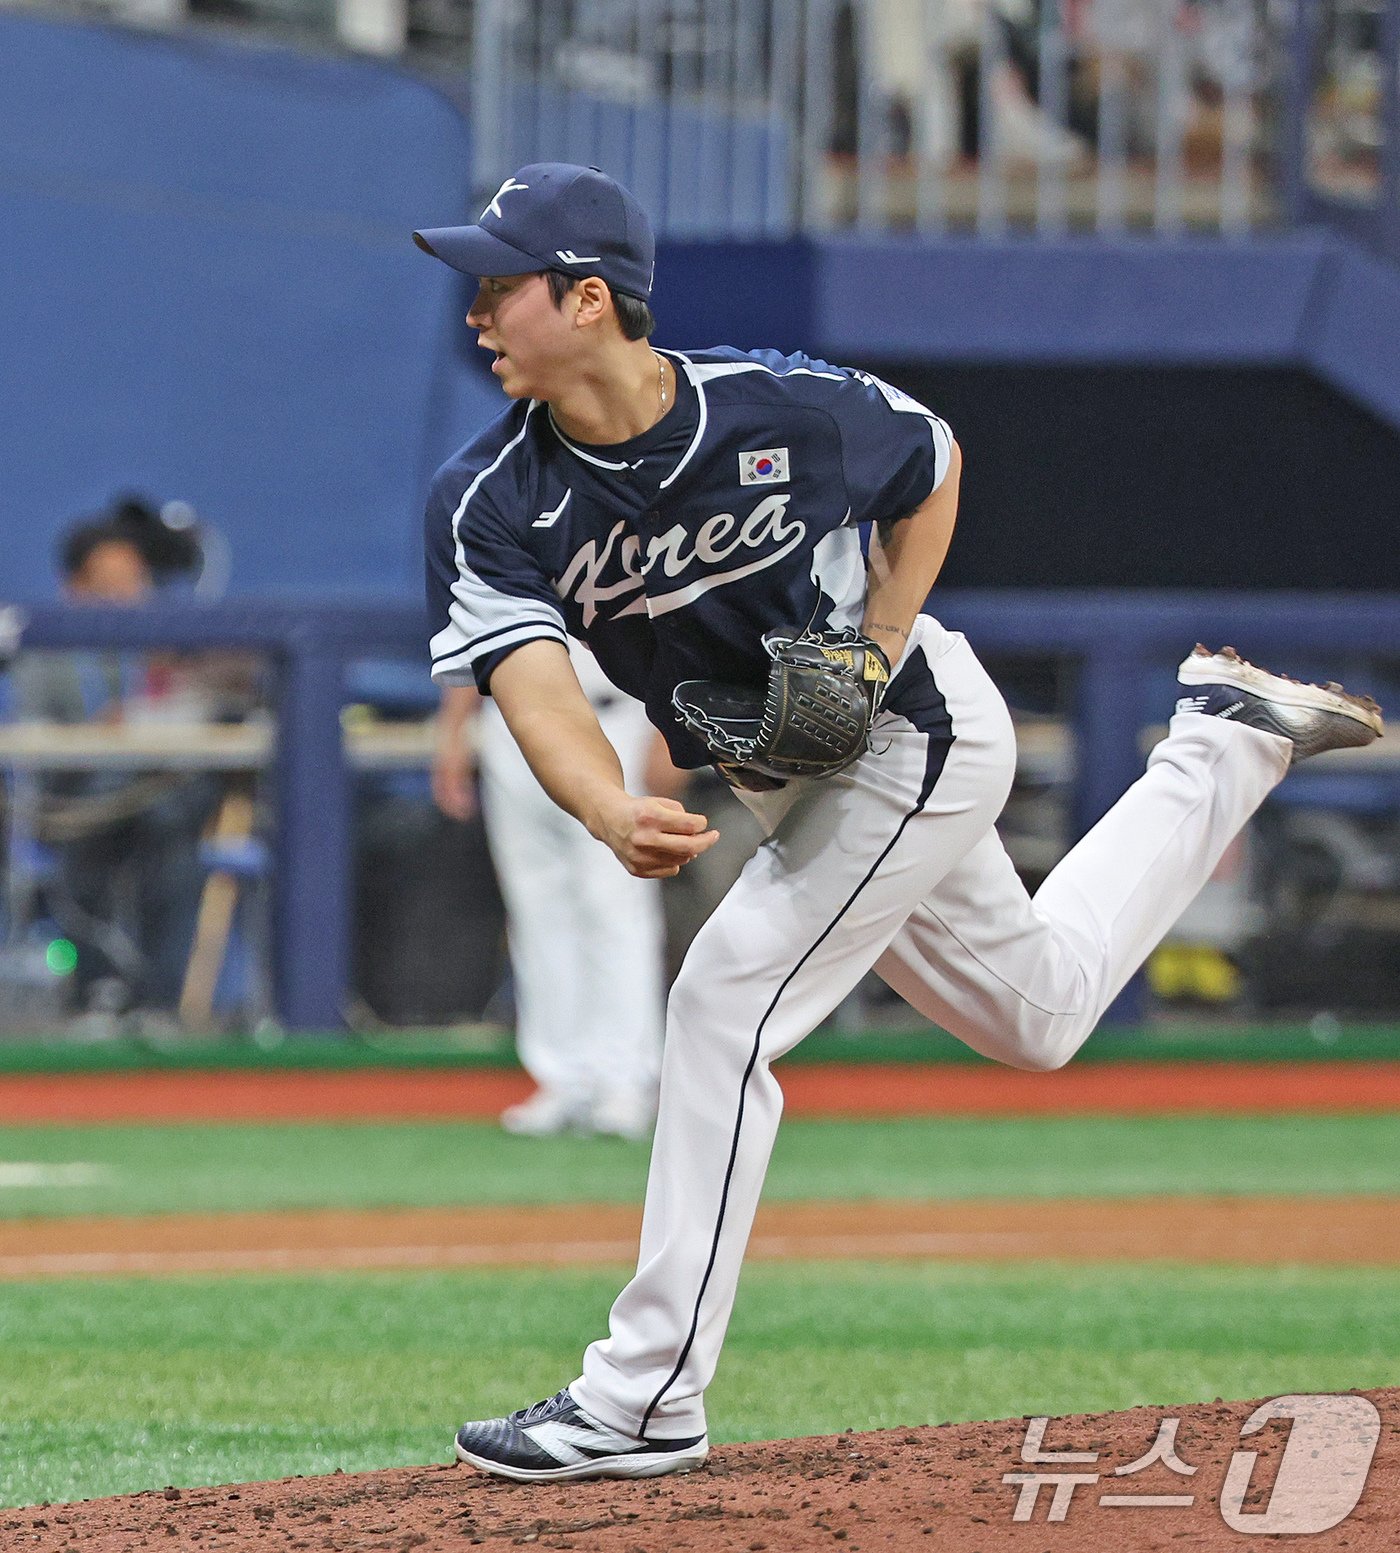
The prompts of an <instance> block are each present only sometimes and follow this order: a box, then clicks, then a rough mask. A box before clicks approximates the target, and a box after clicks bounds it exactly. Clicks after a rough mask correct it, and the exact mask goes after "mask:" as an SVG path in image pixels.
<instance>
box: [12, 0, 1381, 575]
mask: <svg viewBox="0 0 1400 1553" xmlns="http://www.w3.org/2000/svg"><path fill="white" fill-rule="evenodd" d="M471 153H472V147H471V143H470V135H469V130H468V126H467V123H466V121H465V119H464V117H463V114H462V111H461V108H460V105H458V104H455V103H454V102H453V101H451V100H450V99H449V98H448V97H447V96H446V95H444V94H443V93H441V92H439V91H438V90H437V89H436V88H435V87H434V86H433V85H431V84H429V83H427V82H424V81H422V80H420V79H418V78H416V77H414V76H413V75H411V74H409V73H407V72H405V71H403V70H401V69H398V68H396V67H394V66H390V65H385V64H382V63H379V62H370V61H365V60H357V59H352V58H335V57H317V56H310V55H304V54H301V53H297V52H293V51H290V50H287V49H282V48H271V47H267V46H265V45H259V44H256V43H248V42H244V41H242V40H232V39H225V38H221V37H215V36H213V35H206V34H190V33H180V34H175V35H161V34H157V33H151V32H146V31H133V30H130V29H122V28H117V27H110V26H102V25H95V24H90V23H75V22H55V21H51V20H45V19H41V18H38V17H35V16H34V15H32V14H24V15H21V14H18V13H0V271H3V273H4V274H5V275H6V276H7V277H8V282H9V283H8V284H7V285H6V287H5V288H3V291H0V373H3V381H4V394H5V402H6V406H7V412H6V414H5V415H4V416H3V417H0V468H3V469H4V471H5V474H6V483H5V496H4V500H5V503H6V507H7V510H8V511H9V513H11V514H12V517H11V524H12V525H13V529H14V531H22V532H24V533H27V534H28V535H29V536H31V538H32V540H33V542H32V543H31V544H24V545H10V546H7V547H6V551H5V556H4V560H3V562H2V563H0V596H3V597H9V598H21V599H26V598H36V597H42V596H44V595H45V594H46V593H48V592H49V591H50V589H51V586H52V581H51V564H50V557H49V550H50V544H51V541H52V538H53V536H54V534H55V533H56V532H57V530H58V529H59V528H60V527H61V526H62V524H63V523H64V522H65V521H67V520H68V519H69V518H71V517H73V516H74V515H76V514H78V513H81V512H84V511H87V510H91V509H93V508H95V507H96V506H98V505H99V504H100V503H102V502H103V501H104V500H106V499H107V498H108V497H109V496H110V495H111V494H112V493H113V492H114V491H117V490H119V489H125V488H136V489H140V490H144V491H146V492H148V493H149V494H151V495H152V496H154V497H156V498H157V499H167V498H175V497H179V498H183V499H185V500H189V501H191V502H192V503H193V504H194V505H195V506H196V508H198V509H199V510H200V511H201V512H202V513H203V514H204V515H205V516H207V517H208V518H210V519H212V520H213V521H214V522H216V523H217V524H219V525H220V526H221V527H222V528H223V529H224V530H225V532H226V533H227V534H228V536H229V538H230V540H231V543H232V546H233V551H234V557H235V570H234V587H235V589H236V591H238V592H240V593H244V594H247V593H278V592H286V591H292V590H294V591H296V592H298V593H304V592H305V591H306V590H307V589H308V588H315V589H319V590H322V591H329V592H335V591H339V592H347V591H351V590H365V589H373V590H375V591H376V592H379V593H383V592H385V591H391V592H399V593H401V594H403V595H405V596H407V595H410V594H416V591H417V589H418V586H419V580H418V579H419V566H420V563H419V559H418V556H419V541H418V533H417V513H418V510H419V506H420V503H421V496H422V491H423V487H424V484H425V482H426V480H427V478H428V475H429V474H430V473H431V470H432V468H433V467H434V466H435V464H436V463H437V462H438V461H439V460H440V459H441V458H443V457H444V456H446V454H447V453H448V452H450V451H451V449H452V448H453V447H454V446H455V445H457V444H458V443H459V442H461V441H462V440H464V439H465V438H466V437H467V436H468V435H470V434H471V432H472V431H473V430H475V429H476V428H477V427H478V426H479V425H481V424H482V423H484V421H485V420H486V419H487V418H489V417H490V416H491V415H493V414H494V413H496V411H497V409H498V408H499V406H500V398H499V391H498V389H497V387H496V385H495V382H494V380H492V379H491V378H490V376H489V374H488V373H487V371H486V367H485V361H484V359H483V358H480V356H479V355H478V353H475V352H474V351H473V349H472V346H471V340H470V335H469V332H468V331H467V330H466V329H465V328H464V326H463V325H462V323H461V321H460V320H461V316H462V312H463V310H464V303H465V300H466V297H467V294H468V293H467V283H466V282H465V281H464V280H463V279H462V278H461V277H458V276H454V275H453V274H452V273H451V272H449V271H448V270H446V269H445V268H444V267H442V266H440V265H435V264H432V263H430V262H428V261H426V260H425V259H423V258H422V256H421V255H419V254H418V253H417V252H416V251H415V250H414V249H413V248H412V246H411V245H410V244H409V242H408V240H407V235H408V232H409V231H410V230H411V229H412V228H413V227H414V226H417V225H424V224H442V223H445V222H450V221H452V220H456V219H459V218H461V217H462V216H464V215H465V214H467V213H468V212H469V211H471V210H472V208H473V201H472V197H471V187H470V186H471V182H472V180H471V176H470V168H471V164H472V155H471ZM656 308H657V312H658V315H659V317H660V318H661V320H662V327H661V331H660V333H659V335H658V341H659V343H662V344H672V345H695V344H713V343H715V342H717V341H719V340H728V341H731V342H733V343H736V344H744V345H758V344H766V345H776V346H779V347H781V348H785V349H793V348H796V347H798V346H799V345H800V346H803V347H805V348H807V349H810V350H812V351H813V352H815V353H817V354H826V355H828V356H830V357H833V358H835V359H839V360H847V361H853V362H857V363H859V364H862V365H868V366H873V367H877V368H880V369H883V370H885V371H886V372H887V373H888V374H890V375H897V376H898V377H899V380H900V381H901V382H902V383H904V384H905V385H906V386H908V387H910V388H911V389H913V390H915V391H918V392H922V393H925V394H926V395H927V396H928V398H929V399H930V400H931V401H932V402H934V403H936V404H937V405H938V407H939V408H940V409H942V410H944V411H946V413H948V415H949V418H950V419H951V420H952V421H953V422H954V424H955V426H956V427H957V429H958V431H959V435H960V437H961V438H962V439H963V440H964V444H965V447H966V449H967V451H968V454H969V467H970V477H969V483H968V497H967V502H968V508H967V512H968V518H969V521H968V522H967V523H966V524H965V526H964V535H965V536H967V537H964V538H960V541H959V545H958V547H957V548H956V549H955V552H954V563H953V564H954V566H955V567H957V568H960V570H959V571H958V572H957V575H956V578H955V580H957V581H962V582H967V583H977V584H990V583H1000V584H1008V583H1012V584H1014V583H1020V584H1027V583H1032V582H1037V581H1038V582H1041V583H1045V582H1053V581H1065V582H1076V583H1081V584H1082V583H1086V582H1101V583H1119V584H1139V585H1143V584H1151V583H1161V582H1166V583H1173V584H1180V585H1200V584H1202V583H1205V582H1210V581H1216V582H1220V583H1224V584H1233V585H1236V586H1240V585H1261V584H1265V585H1277V586H1309V585H1317V584H1318V583H1327V584H1330V585H1332V586H1337V587H1351V586H1382V587H1384V586H1389V587H1394V586H1396V585H1397V582H1400V577H1397V573H1396V568H1397V562H1396V560H1395V558H1394V555H1393V551H1394V546H1393V544H1391V543H1390V542H1389V538H1388V536H1389V533H1390V532H1391V531H1392V528H1393V520H1394V496H1393V493H1394V491H1395V490H1396V489H1397V488H1400V483H1397V474H1400V464H1398V463H1397V460H1400V440H1397V435H1396V428H1400V370H1397V368H1398V367H1400V274H1397V272H1396V270H1395V269H1394V268H1392V267H1391V266H1389V265H1387V264H1385V263H1384V262H1382V261H1379V260H1375V259H1372V258H1369V257H1367V256H1366V255H1364V254H1362V253H1360V252H1359V251H1357V250H1354V249H1351V248H1349V247H1347V246H1346V245H1345V244H1344V243H1342V242H1341V241H1340V240H1338V239H1336V238H1333V237H1330V236H1328V235H1326V234H1321V233H1300V234H1294V235H1292V236H1287V237H1280V238H1270V239H1263V238H1261V239H1256V240H1249V241H1238V242H1208V241H1181V242H1172V243H1162V242H1156V241H1152V240H1148V239H1142V238H1137V239H1132V240H1129V241H1124V242H1119V243H1102V242H1097V241H1093V240H1079V241H1070V242H1064V243H1047V242H1042V241H1034V242H1032V241H1025V240H1023V241H1008V242H1001V243H995V244H989V243H982V242H975V241H968V240H963V241H948V242H944V243H936V244H934V243H926V242H918V241H915V240H913V239H911V238H907V237H903V238H901V237H891V238H885V239H867V238H859V239H857V238H853V237H846V236H835V237H828V238H821V239H796V240H792V241H788V242H765V243H752V242H750V243H733V242H723V241H707V242H700V241H695V242H684V243H680V242H671V243H667V244H665V245H664V246H663V251H662V253H661V256H660V262H659V264H658V290H657V297H656ZM1203 446H1204V447H1206V448H1208V450H1209V456H1207V457H1202V456H1201V452H1200V450H1201V448H1202V447H1203ZM1086 470H1087V471H1091V473H1090V474H1088V475H1086ZM1188 510H1189V511H1191V512H1192V513H1193V514H1194V515H1193V517H1192V519H1191V524H1188V525H1186V526H1185V527H1183V523H1182V521H1181V515H1182V513H1183V511H1188ZM1261 521H1263V522H1264V528H1263V530H1262V534H1263V537H1265V538H1267V540H1268V542H1269V549H1268V551H1267V554H1261V551H1260V547H1259V544H1258V541H1259V539H1260V537H1261ZM1192 524H1193V525H1194V528H1193V527H1192V526H1191V525H1192ZM1125 528H1126V530H1127V537H1128V538H1129V539H1130V540H1131V544H1125V543H1124V537H1125ZM1013 534H1014V535H1017V536H1019V537H1018V538H1017V539H1016V540H1015V541H1014V542H1013V541H1012V540H1011V539H1010V538H1009V537H1008V536H1010V535H1013ZM979 536H980V537H979ZM1027 536H1034V539H1033V540H1032V539H1028V537H1027ZM1196 539H1199V540H1200V543H1201V544H1204V545H1206V549H1205V550H1201V549H1200V548H1199V547H1198V548H1196V549H1195V550H1194V551H1193V550H1192V548H1191V545H1192V544H1193V543H1194V542H1195V540H1196ZM1207 541H1208V542H1209V543H1207ZM1251 546H1252V550H1251ZM1168 551H1172V552H1173V553H1174V554H1175V556H1176V558H1177V560H1178V561H1179V562H1180V564H1181V565H1182V566H1183V567H1186V569H1187V572H1189V575H1185V574H1182V573H1179V572H1177V571H1172V570H1171V568H1170V567H1167V569H1166V570H1163V569H1162V567H1161V566H1160V565H1157V564H1156V563H1155V562H1154V560H1153V557H1154V556H1155V555H1161V554H1165V553H1167V552H1168ZM1106 555H1112V556H1113V557H1114V567H1113V568H1111V569H1110V570H1109V571H1108V572H1103V570H1102V568H1103V565H1104V564H1105V563H1104V557H1105V556H1106ZM1047 557H1048V558H1049V564H1048V565H1047ZM1261 560H1264V561H1267V563H1268V564H1267V565H1261V564H1260V562H1261ZM1188 563H1190V564H1189V565H1188ZM1198 563H1200V564H1198ZM1057 568H1058V569H1057ZM1096 568H1097V569H1096ZM1135 568H1136V569H1135ZM1221 568H1224V569H1223V570H1222V569H1221Z"/></svg>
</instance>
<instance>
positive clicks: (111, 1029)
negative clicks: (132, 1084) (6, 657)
mask: <svg viewBox="0 0 1400 1553" xmlns="http://www.w3.org/2000/svg"><path fill="white" fill-rule="evenodd" d="M58 561H59V567H60V570H61V572H62V577H63V594H64V597H65V598H66V599H68V600H69V601H71V602H72V603H74V604H80V605H88V604H117V605H123V606H139V605H142V604H145V603H147V602H149V601H150V599H151V598H152V596H153V594H154V592H155V579H154V576H153V572H152V567H151V565H150V562H149V560H148V558H147V555H146V553H145V549H144V547H143V544H142V543H141V538H140V533H139V529H134V528H133V525H132V524H131V523H130V522H129V521H123V519H122V517H121V516H120V514H119V513H118V514H116V515H108V516H103V517H100V518H96V519H89V520H85V521H83V522H81V523H79V524H77V525H75V526H73V527H72V528H70V529H69V530H68V531H67V533H66V534H65V535H64V537H63V538H62V540H61V541H60V546H59V553H58ZM15 689H16V701H17V706H18V710H19V714H20V716H21V717H23V718H25V719H28V720H32V721H42V722H51V723H61V724H67V725H74V724H80V723H97V724H103V725H107V726H117V725H120V724H122V723H125V722H133V721H140V720H142V719H143V718H146V719H150V718H155V717H161V716H162V715H163V713H164V711H165V709H166V708H165V704H166V703H168V702H170V701H172V700H179V701H180V702H181V703H182V704H183V703H184V702H185V701H186V700H187V699H188V697H187V695H186V693H185V692H186V691H187V690H188V689H189V687H188V686H187V685H186V684H185V683H184V676H183V674H182V669H181V666H180V664H179V663H178V662H177V661H176V660H173V659H172V658H171V657H170V656H169V655H147V654H136V653H119V652H96V651H94V652H63V653H30V654H25V655H22V656H21V657H20V658H19V660H18V661H17V663H16V666H15ZM218 798H219V789H218V785H217V783H216V782H215V781H214V779H213V778H212V777H210V776H208V775H207V774H198V775H193V776H191V775H189V774H186V773H175V772H171V771H138V772H131V771H121V770H111V769H109V770H102V769H94V770H88V771H70V772H55V773H51V774H49V775H47V776H45V777H44V778H43V780H42V783H41V791H40V802H39V808H38V816H37V831H38V835H37V839H38V840H39V841H41V842H43V843H46V844H47V845H48V846H50V847H51V848H52V850H53V852H54V854H55V857H56V861H57V871H56V877H55V879H54V880H53V882H52V884H51V886H50V889H49V897H50V906H51V909H52V912H53V915H54V917H55V920H56V921H57V922H58V923H59V925H60V927H62V928H63V929H64V931H65V932H66V933H67V935H68V937H69V938H70V939H71V940H72V941H73V943H74V944H75V946H76V947H77V951H78V959H77V966H76V969H75V973H74V983H73V984H74V989H75V996H76V998H77V1000H78V1007H79V1009H80V1010H81V1011H82V1017H81V1019H80V1023H79V1027H78V1028H79V1030H80V1031H85V1032H86V1033H88V1034H90V1035H92V1036H94V1037H101V1036H114V1035H116V1034H119V1033H121V1031H122V1029H123V1027H124V1024H125V1023H126V1022H127V1018H128V1016H129V1022H130V1023H132V1024H134V1025H135V1026H136V1027H137V1028H139V1029H143V1030H149V1031H151V1032H157V1031H158V1030H159V1029H161V1028H165V1027H169V1026H171V1025H173V1023H174V1011H175V1009H176V1008H177V1007H178V1005H179V1001H180V993H181V988H182V985H183V980H184V975H185V969H186V965H187V962H188V959H189V951H190V942H191V938H192V935H193V930H194V921H195V916H196V913H197V911H198V906H199V898H200V891H201V889H202V886H203V878H204V875H203V869H202V868H201V865H200V861H199V850H198V849H199V841H200V837H201V834H202V832H203V830H204V827H205V825H206V823H207V821H208V820H209V818H210V816H211V815H212V813H213V812H214V810H215V808H216V807H217V804H218Z"/></svg>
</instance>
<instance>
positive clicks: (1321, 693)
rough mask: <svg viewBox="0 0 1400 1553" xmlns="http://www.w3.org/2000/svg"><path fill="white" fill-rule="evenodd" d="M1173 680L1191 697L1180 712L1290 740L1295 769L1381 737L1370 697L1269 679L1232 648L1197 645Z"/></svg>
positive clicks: (1378, 713) (1333, 687)
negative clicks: (1189, 690) (1314, 757)
mask: <svg viewBox="0 0 1400 1553" xmlns="http://www.w3.org/2000/svg"><path fill="white" fill-rule="evenodd" d="M1176 677H1177V679H1178V680H1180V681H1181V683H1182V684H1183V685H1186V686H1189V687H1192V688H1193V689H1194V692H1195V693H1194V694H1192V695H1187V696H1183V697H1182V698H1181V699H1180V700H1179V701H1178V702H1177V703H1176V709H1177V711H1178V712H1200V713H1202V714H1204V715H1205V716H1207V717H1221V718H1227V719H1228V720H1229V721H1231V722H1236V723H1243V724H1244V725H1245V726H1246V727H1248V728H1259V729H1262V731H1263V732H1265V733H1273V734H1277V735H1279V737H1281V738H1284V739H1289V740H1291V741H1292V744H1293V764H1294V765H1296V764H1297V763H1298V762H1299V761H1300V760H1306V759H1307V758H1308V757H1309V756H1310V755H1319V754H1321V753H1322V752H1323V751H1324V750H1341V749H1354V748H1358V747H1359V746H1361V745H1363V744H1370V743H1371V742H1372V741H1373V740H1375V739H1379V738H1380V737H1381V735H1382V734H1383V733H1384V732H1385V724H1384V722H1383V721H1382V720H1381V709H1380V707H1379V706H1377V705H1376V703H1375V702H1374V701H1373V700H1372V699H1371V698H1370V696H1353V695H1351V694H1349V693H1348V692H1347V691H1345V690H1343V689H1342V687H1341V686H1340V685H1334V684H1328V685H1307V684H1304V683H1303V682H1302V681H1301V680H1296V679H1289V678H1288V677H1287V676H1286V675H1283V674H1270V673H1269V672H1268V671H1267V670H1265V669H1258V668H1255V666H1254V665H1253V664H1252V663H1246V662H1245V660H1244V659H1243V658H1241V657H1240V655H1239V654H1238V653H1237V652H1236V651H1235V649H1234V648H1233V647H1222V648H1221V649H1220V651H1219V652H1214V653H1213V652H1211V651H1210V649H1209V648H1207V647H1202V646H1201V645H1200V643H1199V642H1198V643H1197V644H1196V646H1195V648H1194V649H1193V650H1192V653H1191V656H1190V657H1189V658H1188V659H1187V660H1186V661H1185V663H1183V664H1182V665H1181V667H1180V668H1179V669H1178V670H1177V674H1176Z"/></svg>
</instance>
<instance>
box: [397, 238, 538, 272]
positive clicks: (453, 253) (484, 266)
mask: <svg viewBox="0 0 1400 1553" xmlns="http://www.w3.org/2000/svg"><path fill="white" fill-rule="evenodd" d="M413 241H414V242H415V243H417V244H418V246H419V247H420V248H421V249H422V250H423V252H424V253H430V254H432V256H433V258H435V259H441V260H442V262H443V263H444V264H450V265H451V266H452V268H453V269H454V270H461V272H462V274H463V275H527V274H529V273H531V272H532V271H534V270H542V269H545V268H547V266H546V265H544V264H541V263H540V261H539V260H538V259H537V258H535V256H534V255H533V254H528V253H526V252H525V251H524V250H523V249H521V248H512V247H511V245H510V244H509V243H504V242H502V241H501V239H500V238H499V237H493V236H492V235H491V233H490V232H487V231H484V230H483V229H482V228H481V227H479V226H442V227H434V228H433V229H432V230H430V231H427V232H415V233H414V234H413Z"/></svg>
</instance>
